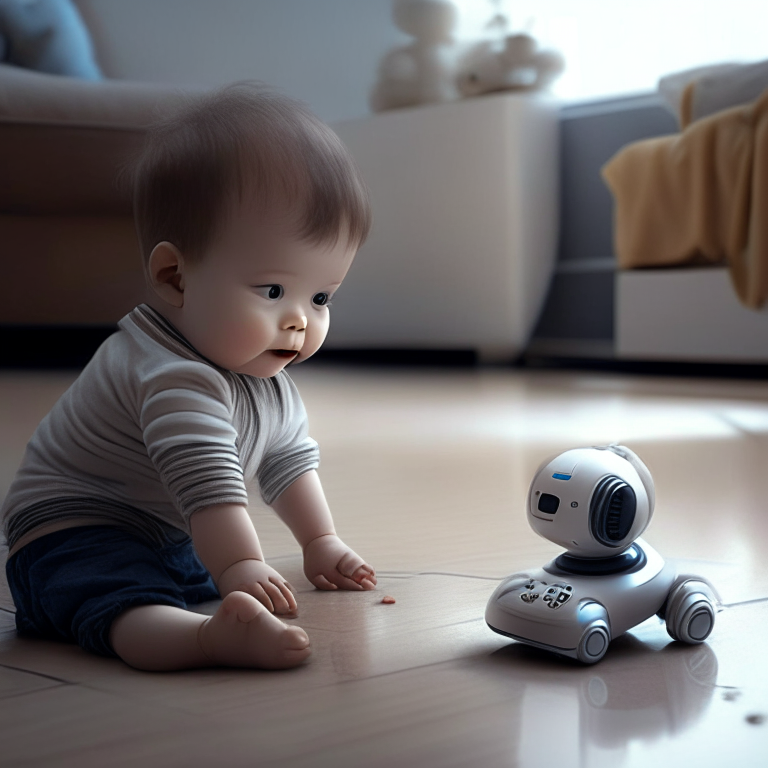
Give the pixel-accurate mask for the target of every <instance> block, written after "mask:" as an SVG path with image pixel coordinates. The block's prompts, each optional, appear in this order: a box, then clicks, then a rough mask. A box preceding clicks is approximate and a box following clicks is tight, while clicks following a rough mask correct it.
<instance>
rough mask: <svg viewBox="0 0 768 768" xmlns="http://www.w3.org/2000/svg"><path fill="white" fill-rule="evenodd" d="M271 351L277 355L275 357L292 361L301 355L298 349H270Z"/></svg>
mask: <svg viewBox="0 0 768 768" xmlns="http://www.w3.org/2000/svg"><path fill="white" fill-rule="evenodd" d="M269 351H270V352H271V353H272V354H273V355H275V357H280V358H283V359H284V360H290V359H292V358H294V357H296V355H298V354H299V351H298V350H297V349H270V350H269Z"/></svg>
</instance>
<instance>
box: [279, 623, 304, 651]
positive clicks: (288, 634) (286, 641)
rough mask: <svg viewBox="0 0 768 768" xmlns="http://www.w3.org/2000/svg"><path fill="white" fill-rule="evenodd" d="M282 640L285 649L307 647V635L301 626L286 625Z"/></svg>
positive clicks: (294, 649) (298, 649)
mask: <svg viewBox="0 0 768 768" xmlns="http://www.w3.org/2000/svg"><path fill="white" fill-rule="evenodd" d="M282 640H283V648H284V649H285V650H286V651H303V650H304V649H305V648H309V635H307V633H306V632H305V631H304V630H303V629H301V627H288V628H287V629H286V630H285V632H284V633H283V638H282Z"/></svg>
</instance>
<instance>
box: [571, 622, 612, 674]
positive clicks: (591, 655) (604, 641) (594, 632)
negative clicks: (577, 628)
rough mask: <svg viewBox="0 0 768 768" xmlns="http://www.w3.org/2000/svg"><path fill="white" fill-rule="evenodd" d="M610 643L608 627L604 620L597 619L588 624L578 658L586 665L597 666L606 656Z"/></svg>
mask: <svg viewBox="0 0 768 768" xmlns="http://www.w3.org/2000/svg"><path fill="white" fill-rule="evenodd" d="M610 642H611V633H610V631H609V629H608V625H607V624H606V623H605V621H603V620H602V619H597V620H595V621H593V622H591V623H590V624H588V625H587V627H586V628H585V629H584V631H583V632H582V633H581V639H580V640H579V645H578V647H577V648H576V658H578V660H579V661H581V662H583V663H584V664H596V663H597V662H598V661H600V659H602V658H603V656H605V652H606V651H607V650H608V645H609V643H610Z"/></svg>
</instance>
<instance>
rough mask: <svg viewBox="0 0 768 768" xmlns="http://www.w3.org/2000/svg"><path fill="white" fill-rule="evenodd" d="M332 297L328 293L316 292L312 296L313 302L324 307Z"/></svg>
mask: <svg viewBox="0 0 768 768" xmlns="http://www.w3.org/2000/svg"><path fill="white" fill-rule="evenodd" d="M330 298H331V297H330V296H329V295H328V294H327V293H316V294H315V295H314V296H313V297H312V303H313V304H317V306H318V307H324V306H326V305H327V304H328V303H329V301H330Z"/></svg>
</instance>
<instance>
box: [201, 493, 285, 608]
mask: <svg viewBox="0 0 768 768" xmlns="http://www.w3.org/2000/svg"><path fill="white" fill-rule="evenodd" d="M190 530H191V533H192V541H193V543H194V545H195V549H196V550H197V554H198V555H199V556H200V560H201V561H202V563H203V565H204V566H205V567H206V568H207V569H208V572H209V573H210V574H211V576H212V577H213V580H214V582H216V586H217V587H218V589H219V592H220V594H221V596H222V597H226V596H227V595H228V594H229V593H230V592H246V593H247V594H249V595H253V597H255V598H256V599H257V600H258V601H259V602H260V603H262V604H263V605H264V606H266V607H267V608H268V609H269V610H270V611H272V612H273V613H278V614H295V613H296V598H295V597H294V594H293V588H292V587H291V585H290V584H289V583H288V582H287V581H286V580H285V579H284V578H283V577H282V576H281V575H280V574H279V573H278V572H277V571H276V570H275V569H274V568H272V567H270V566H269V565H267V564H266V563H265V562H264V555H263V553H262V551H261V544H259V537H258V536H257V535H256V529H255V528H254V527H253V522H252V521H251V518H250V517H249V515H248V511H247V510H246V508H245V507H243V506H241V505H239V504H216V505H213V506H210V507H206V508H205V509H201V510H199V511H198V512H195V513H194V514H193V515H192V517H191V518H190Z"/></svg>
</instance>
